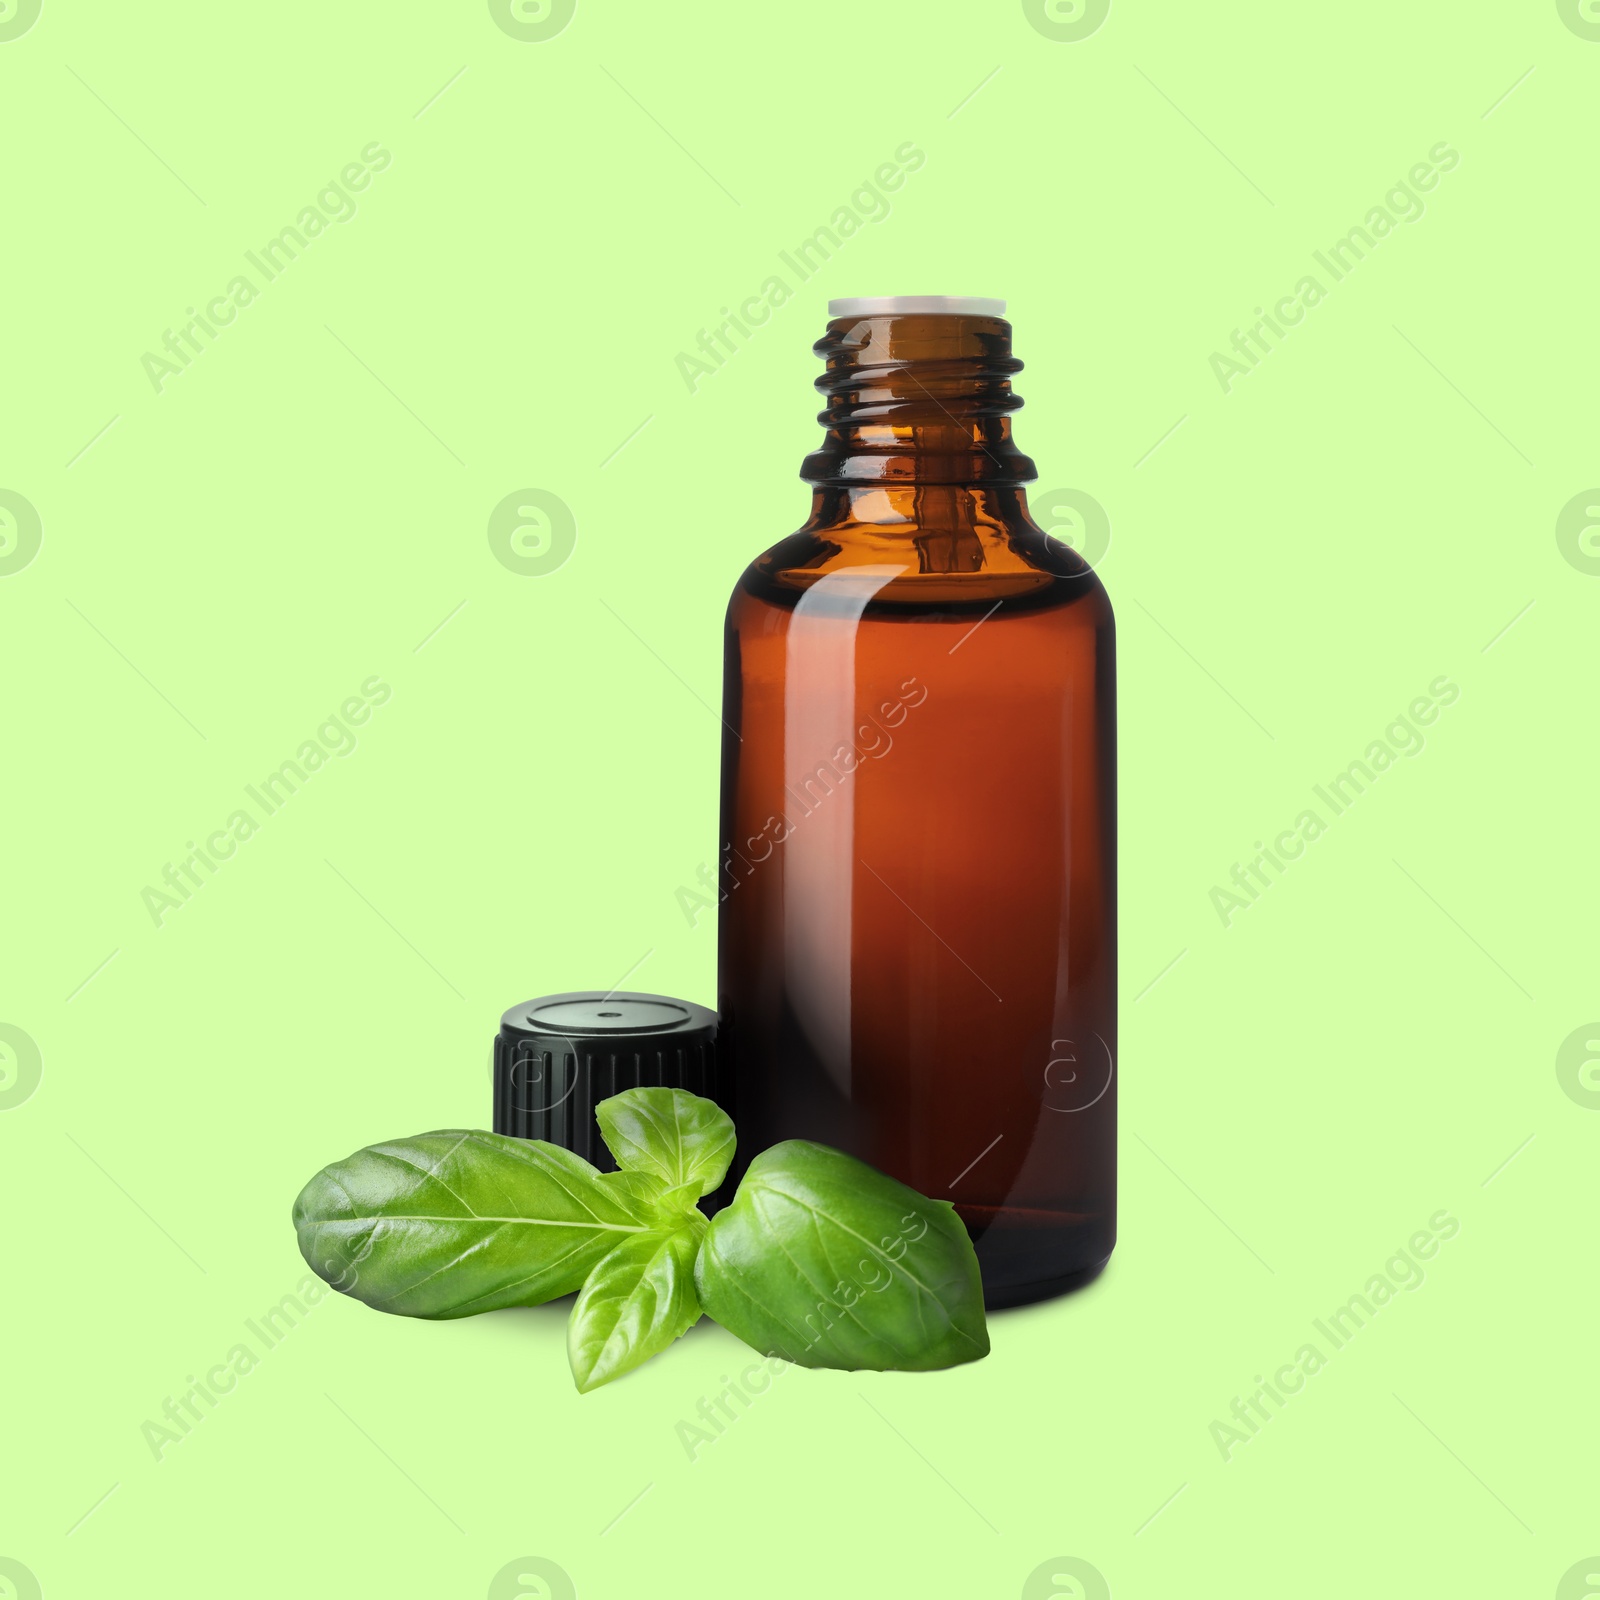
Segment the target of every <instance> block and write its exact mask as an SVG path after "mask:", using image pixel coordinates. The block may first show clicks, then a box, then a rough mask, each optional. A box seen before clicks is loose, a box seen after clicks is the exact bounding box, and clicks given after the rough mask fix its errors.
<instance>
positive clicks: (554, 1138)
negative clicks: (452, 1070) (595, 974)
mask: <svg viewBox="0 0 1600 1600" xmlns="http://www.w3.org/2000/svg"><path fill="white" fill-rule="evenodd" d="M646 1087H651V1088H664V1089H687V1090H688V1091H689V1093H690V1094H698V1095H704V1096H705V1097H706V1098H707V1099H708V1100H716V1101H717V1102H718V1103H719V1104H721V1103H722V1097H721V1095H720V1093H719V1090H720V1089H721V1087H722V1086H721V1084H720V1082H719V1080H718V1077H717V1014H716V1012H714V1011H708V1010H707V1009H706V1008H705V1007H704V1006H697V1005H694V1004H693V1003H692V1002H690V1001H688V1000H675V999H673V998H672V996H671V995H665V994H629V993H625V992H618V993H612V992H609V991H607V990H604V989H585V990H582V991H580V992H578V993H575V994H547V995H545V996H544V997H543V998H542V999H539V1000H529V1001H528V1002H527V1003H526V1004H525V1005H520V1006H513V1007H512V1008H511V1009H510V1010H509V1011H508V1012H506V1014H505V1015H504V1016H503V1017H502V1018H501V1019H500V1032H499V1033H498V1034H497V1035H496V1036H495V1041H494V1131H495V1132H496V1133H507V1134H511V1135H512V1136H513V1137H515V1138H518V1139H547V1140H548V1141H549V1142H550V1143H551V1144H558V1145H560V1146H562V1148H563V1149H567V1150H571V1151H573V1152H574V1153H575V1154H577V1155H580V1156H582V1157H583V1158H584V1159H585V1160H586V1161H592V1162H593V1163H594V1164H595V1166H597V1167H599V1168H600V1169H601V1170H602V1171H606V1172H610V1171H612V1170H614V1169H615V1167H616V1162H615V1161H614V1160H613V1159H612V1157H611V1152H610V1151H609V1150H607V1149H606V1147H605V1143H604V1141H603V1140H602V1139H601V1137H600V1129H599V1127H598V1126H597V1125H596V1123H595V1120H594V1108H595V1107H596V1106H597V1105H598V1104H599V1103H600V1101H602V1100H605V1099H607V1098H608V1097H610V1096H611V1095H614V1094H621V1093H622V1091H623V1090H624V1089H638V1088H646Z"/></svg>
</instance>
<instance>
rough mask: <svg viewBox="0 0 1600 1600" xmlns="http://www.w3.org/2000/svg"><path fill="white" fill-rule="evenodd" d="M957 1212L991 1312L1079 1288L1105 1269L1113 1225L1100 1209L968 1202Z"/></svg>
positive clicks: (1028, 1303)
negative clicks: (1069, 1209)
mask: <svg viewBox="0 0 1600 1600" xmlns="http://www.w3.org/2000/svg"><path fill="white" fill-rule="evenodd" d="M956 1212H957V1214H958V1215H959V1216H960V1218H961V1220H962V1221H963V1222H965V1223H966V1225H967V1231H968V1232H969V1233H970V1234H971V1235H972V1238H973V1244H974V1247H975V1248H976V1250H977V1254H978V1266H979V1268H980V1270H981V1271H982V1273H983V1303H984V1306H985V1308H986V1309H988V1310H990V1311H1002V1310H1005V1309H1007V1308H1009V1307H1011V1306H1025V1305H1032V1304H1034V1303H1035V1302H1036V1301H1039V1300H1052V1299H1054V1298H1055V1297H1056V1296H1057V1295H1063V1294H1070V1293H1071V1292H1072V1291H1073V1290H1074V1289H1081V1288H1082V1287H1083V1286H1084V1285H1085V1284H1088V1283H1091V1282H1092V1281H1093V1280H1094V1279H1095V1278H1097V1277H1099V1275H1100V1273H1101V1272H1102V1271H1104V1269H1105V1265H1106V1263H1107V1262H1108V1261H1109V1260H1110V1259H1111V1252H1112V1248H1113V1246H1114V1245H1115V1244H1116V1231H1115V1225H1114V1223H1113V1221H1112V1219H1111V1218H1110V1217H1109V1216H1106V1215H1103V1214H1084V1213H1081V1212H1079V1213H1073V1212H1062V1211H1035V1210H1027V1209H1023V1208H1020V1207H1015V1206H970V1205H967V1206H964V1205H957V1207H956Z"/></svg>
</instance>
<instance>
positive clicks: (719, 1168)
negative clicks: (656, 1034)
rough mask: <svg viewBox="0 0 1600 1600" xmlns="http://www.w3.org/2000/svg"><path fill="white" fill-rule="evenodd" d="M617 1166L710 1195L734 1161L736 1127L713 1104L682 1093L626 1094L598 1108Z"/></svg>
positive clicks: (640, 1091)
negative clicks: (687, 1185) (691, 1187)
mask: <svg viewBox="0 0 1600 1600" xmlns="http://www.w3.org/2000/svg"><path fill="white" fill-rule="evenodd" d="M594 1114H595V1117H596V1119H597V1120H598V1121H599V1123H600V1133H601V1135H602V1137H603V1138H604V1139H605V1141H606V1148H607V1149H608V1150H610V1152H611V1153H612V1155H614V1156H615V1157H616V1158H617V1165H618V1166H619V1167H625V1168H629V1169H631V1170H634V1171H638V1172H653V1173H654V1174H655V1175H656V1176H657V1177H658V1178H660V1179H661V1180H662V1182H663V1183H665V1184H666V1185H667V1187H668V1188H670V1189H675V1188H679V1187H681V1186H682V1185H684V1184H694V1185H695V1186H696V1187H695V1194H696V1195H702V1194H710V1193H711V1191H712V1190H713V1189H715V1188H716V1186H717V1185H718V1184H719V1183H721V1182H722V1179H723V1176H724V1174H725V1173H726V1172H727V1170H728V1163H729V1162H730V1161H732V1160H733V1144H734V1139H733V1123H732V1122H730V1121H729V1120H728V1114H727V1113H726V1112H725V1111H723V1110H722V1108H721V1107H720V1106H718V1105H717V1104H716V1103H715V1102H714V1101H711V1100H704V1099H702V1098H701V1097H700V1096H699V1095H697V1094H690V1093H688V1092H687V1091H686V1090H683V1089H628V1090H625V1091H624V1092H623V1093H622V1094H614V1095H612V1096H611V1098H610V1099H609V1100H602V1101H601V1102H600V1104H599V1105H597V1106H596V1107H595V1111H594Z"/></svg>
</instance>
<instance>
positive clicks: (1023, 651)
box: [719, 297, 1116, 1307]
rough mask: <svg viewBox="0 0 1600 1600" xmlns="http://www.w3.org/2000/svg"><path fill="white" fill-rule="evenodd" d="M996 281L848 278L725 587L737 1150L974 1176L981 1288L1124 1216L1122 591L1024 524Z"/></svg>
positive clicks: (1005, 1285)
mask: <svg viewBox="0 0 1600 1600" xmlns="http://www.w3.org/2000/svg"><path fill="white" fill-rule="evenodd" d="M1004 309H1005V307H1004V303H1003V302H1001V301H979V300H949V299H943V298H938V297H915V298H900V299H892V300H853V301H834V302H833V303H832V304H831V306H830V308H829V311H830V321H829V323H828V329H827V333H826V334H825V335H824V336H823V338H822V339H821V340H820V341H819V342H818V344H817V345H816V352H817V354H818V355H819V356H821V357H822V359H823V361H824V362H825V363H826V370H825V372H824V374H823V376H822V377H820V378H819V379H817V387H818V388H819V389H821V390H822V392H823V394H824V395H825V396H826V397H827V406H826V409H825V410H824V411H823V413H822V415H821V417H820V419H819V420H820V421H821V422H822V424H823V427H824V428H825V429H826V437H825V439H824V441H823V444H822V447H821V448H820V449H819V450H817V451H816V452H815V453H814V454H812V455H810V456H808V457H807V458H806V460H805V463H804V465H803V467H802V468H801V476H802V477H803V478H804V479H805V480H806V481H807V482H808V483H810V484H811V485H812V486H813V494H812V505H811V515H810V517H809V518H808V519H807V520H806V522H805V525H804V526H803V527H802V528H801V529H800V530H799V531H798V532H797V533H795V534H793V535H791V536H790V537H789V538H787V539H785V540H783V541H782V542H781V543H779V544H777V545H774V546H773V548H772V549H770V550H768V551H767V553H766V554H765V555H763V556H761V557H759V558H758V559H757V560H756V561H755V562H754V563H753V564H752V565H751V566H750V567H749V569H748V570H747V571H746V572H745V574H744V576H743V577H742V578H741V579H740V580H739V583H738V586H737V587H736V588H735V590H734V593H733V599H732V601H731V603H730V604H729V607H728V620H727V658H726V675H725V680H724V682H725V701H724V718H723V720H724V723H725V726H726V732H725V734H724V740H723V769H722V782H723V788H722V875H721V896H722V903H721V912H720V941H719V943H720V951H719V988H720V998H719V1006H720V1011H721V1042H720V1045H719V1048H720V1050H721V1051H722V1052H723V1058H724V1061H725V1062H726V1065H727V1069H728V1081H729V1082H730V1084H731V1093H732V1098H733V1102H734V1104H733V1107H732V1109H733V1112H734V1115H735V1119H736V1121H737V1124H738V1129H739V1146H740V1150H741V1152H742V1154H743V1156H744V1158H745V1159H746V1160H748V1159H749V1158H750V1157H751V1156H753V1155H755V1154H756V1153H757V1152H759V1151H761V1150H763V1149H764V1148H766V1147H767V1146H768V1145H769V1144H773V1143H775V1142H776V1141H778V1140H780V1139H787V1138H809V1139H816V1140H819V1141H821V1142H822V1143H825V1144H831V1145H836V1146H838V1147H840V1148H842V1149H845V1150H848V1151H851V1152H852V1153H853V1154H855V1155H858V1156H860V1157H861V1158H862V1159H863V1160H865V1161H869V1162H871V1163H872V1164H873V1165H874V1166H876V1167H879V1168H881V1169H882V1170H883V1171H885V1172H888V1173H891V1174H893V1175H894V1176H895V1177H897V1178H899V1179H901V1180H902V1181H903V1182H905V1183H909V1184H910V1185H912V1186H913V1187H914V1188H916V1189H919V1190H921V1191H922V1192H923V1193H925V1194H928V1195H931V1196H934V1197H936V1198H939V1199H946V1200H950V1201H953V1202H954V1203H955V1205H956V1207H957V1210H958V1211H959V1213H960V1215H961V1216H962V1218H963V1219H964V1220H965V1222H966V1224H967V1227H968V1229H969V1230H970V1232H971V1234H972V1236H973V1239H974V1241H975V1243H976V1246H977V1252H978V1260H979V1262H980V1263H981V1265H982V1268H983V1280H984V1292H985V1298H986V1300H987V1302H988V1304H989V1305H990V1306H991V1307H994V1306H1004V1305H1014V1304H1020V1303H1022V1302H1024V1301H1028V1300H1036V1299H1040V1298H1043V1297H1044V1296H1046V1295H1050V1294H1055V1293H1058V1292H1060V1291H1061V1290H1063V1289H1066V1288H1070V1287H1072V1286H1073V1285H1074V1284H1076V1283H1079V1282H1082V1281H1084V1280H1085V1279H1087V1278H1088V1277H1090V1276H1092V1275H1093V1274H1094V1273H1095V1272H1097V1271H1098V1270H1099V1268H1100V1267H1101V1266H1103V1265H1104V1263H1105V1261H1106V1259H1107V1257H1108V1256H1109V1255H1110V1253H1111V1247H1112V1244H1113V1242H1114V1240H1115V1231H1116V1221H1115V1183H1116V1084H1115V1082H1114V1078H1115V1057H1116V896H1115V868H1116V835H1115V822H1116V773H1115V699H1114V682H1113V633H1112V617H1111V605H1110V602H1109V601H1108V600H1107V598H1106V593H1105V590H1104V589H1103V588H1102V586H1101V584H1100V580H1099V579H1098V578H1097V577H1096V576H1095V574H1094V573H1093V572H1092V571H1091V570H1090V569H1089V567H1088V566H1087V565H1086V564H1085V563H1084V561H1083V560H1082V559H1081V558H1080V557H1079V556H1078V555H1077V554H1076V553H1075V552H1074V551H1073V550H1072V549H1071V548H1070V547H1069V546H1067V545H1065V544H1062V543H1059V542H1057V541H1056V540H1053V539H1051V538H1050V537H1049V536H1047V535H1046V534H1045V533H1044V532H1042V531H1041V530H1040V528H1039V527H1038V526H1037V525H1036V524H1035V523H1034V522H1033V520H1032V519H1031V518H1030V516H1029V515H1028V504H1027V498H1026V495H1025V493H1024V490H1023V485H1024V484H1025V483H1027V482H1029V481H1031V480H1032V479H1033V478H1034V477H1036V476H1037V474H1036V473H1035V471H1034V467H1033V463H1032V462H1031V461H1030V460H1029V459H1028V457H1026V456H1025V455H1023V454H1022V453H1021V452H1020V451H1019V450H1018V449H1017V447H1016V445H1015V444H1014V443H1013V442H1012V438H1011V420H1010V414H1011V412H1013V411H1014V410H1016V408H1017V407H1018V406H1020V405H1021V403H1022V402H1021V400H1020V399H1018V398H1017V396H1016V395H1014V394H1013V393H1012V390H1011V377H1012V374H1013V373H1015V372H1016V371H1018V370H1019V368H1020V367H1021V362H1019V361H1016V360H1014V359H1013V358H1012V355H1011V327H1010V324H1009V323H1007V322H1006V321H1004V320H1003V318H1002V317H1001V315H1000V313H1001V312H1002V311H1003V310H1004Z"/></svg>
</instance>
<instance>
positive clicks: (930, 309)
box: [828, 294, 1006, 317]
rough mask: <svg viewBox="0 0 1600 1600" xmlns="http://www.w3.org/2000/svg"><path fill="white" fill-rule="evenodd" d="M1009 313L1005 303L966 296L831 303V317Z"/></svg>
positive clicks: (898, 296)
mask: <svg viewBox="0 0 1600 1600" xmlns="http://www.w3.org/2000/svg"><path fill="white" fill-rule="evenodd" d="M1005 314H1006V303H1005V301H1004V300H980V299H977V298H976V297H974V296H972V295H964V294H889V295H878V296H876V297H873V296H868V297H867V298H865V299H861V300H830V301H829V302H828V315H829V316H830V317H889V316H896V315H906V316H930V315H932V316H947V317H1003V316H1004V315H1005Z"/></svg>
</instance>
